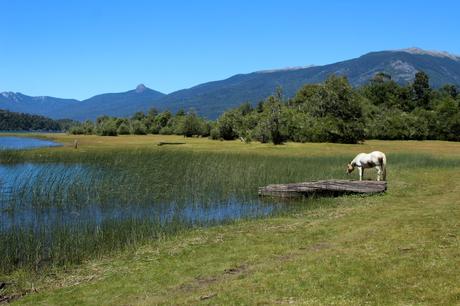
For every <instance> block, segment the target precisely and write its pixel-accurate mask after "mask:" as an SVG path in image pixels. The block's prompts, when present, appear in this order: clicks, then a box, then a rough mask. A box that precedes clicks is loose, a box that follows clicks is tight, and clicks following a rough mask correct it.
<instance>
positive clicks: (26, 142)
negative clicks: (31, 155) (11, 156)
mask: <svg viewBox="0 0 460 306" xmlns="http://www.w3.org/2000/svg"><path fill="white" fill-rule="evenodd" d="M56 146H61V144H59V143H57V142H54V141H50V140H44V139H38V138H28V137H15V136H0V150H21V149H33V148H42V147H56Z"/></svg>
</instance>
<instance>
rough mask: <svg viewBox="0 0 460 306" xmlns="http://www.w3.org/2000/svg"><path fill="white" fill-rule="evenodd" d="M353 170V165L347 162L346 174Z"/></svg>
mask: <svg viewBox="0 0 460 306" xmlns="http://www.w3.org/2000/svg"><path fill="white" fill-rule="evenodd" d="M353 170H355V167H353V165H352V164H348V165H347V174H350V173H352V172H353Z"/></svg>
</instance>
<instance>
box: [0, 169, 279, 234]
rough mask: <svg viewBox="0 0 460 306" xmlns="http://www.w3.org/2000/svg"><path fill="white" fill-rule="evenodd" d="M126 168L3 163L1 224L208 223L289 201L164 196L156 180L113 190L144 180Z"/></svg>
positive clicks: (249, 215)
mask: <svg viewBox="0 0 460 306" xmlns="http://www.w3.org/2000/svg"><path fill="white" fill-rule="evenodd" d="M121 173H123V172H122V171H120V170H116V169H115V170H114V169H101V168H98V167H94V166H90V165H82V164H64V163H62V164H56V163H43V164H40V163H23V164H11V165H0V230H2V231H8V230H9V229H12V228H18V227H21V228H31V229H39V228H43V227H53V226H57V225H59V226H70V227H74V226H76V225H78V224H83V223H84V224H90V225H92V226H98V225H100V224H102V223H104V222H106V221H124V220H139V221H150V222H155V223H158V224H161V225H162V226H167V225H168V224H173V223H175V222H176V223H177V222H180V223H181V224H188V225H189V226H193V225H197V224H198V225H207V224H218V223H222V222H227V221H230V220H235V219H241V218H253V217H259V216H266V215H269V214H272V213H274V212H276V211H279V210H281V209H283V207H285V205H284V206H283V204H280V203H271V202H266V201H264V202H262V201H260V200H259V199H258V198H257V196H253V197H249V198H238V197H236V196H229V197H224V198H221V199H215V198H214V199H212V200H210V201H206V200H203V199H201V200H200V199H193V200H192V199H187V198H183V199H180V200H178V199H176V200H173V201H166V200H163V201H162V200H161V198H160V200H158V199H159V198H158V197H157V196H155V192H156V191H155V186H151V187H152V188H151V191H146V192H144V193H143V194H142V197H140V196H139V192H135V191H133V192H129V191H127V192H124V193H123V195H120V194H119V193H115V192H111V190H112V189H111V188H114V186H115V187H117V186H118V190H119V186H120V185H119V183H120V182H123V183H124V185H127V183H131V184H130V185H133V186H141V185H142V179H141V180H139V176H135V177H132V176H130V175H131V174H130V172H127V173H123V175H122V174H121ZM141 187H142V186H141ZM141 189H142V190H148V189H147V188H144V187H142V188H141ZM119 191H120V190H119Z"/></svg>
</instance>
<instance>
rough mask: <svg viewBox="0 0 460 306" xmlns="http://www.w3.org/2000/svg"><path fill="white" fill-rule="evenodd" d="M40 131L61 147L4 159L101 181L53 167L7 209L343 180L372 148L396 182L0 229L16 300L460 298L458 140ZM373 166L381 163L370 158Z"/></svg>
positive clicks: (226, 195)
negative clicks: (234, 214) (329, 193)
mask: <svg viewBox="0 0 460 306" xmlns="http://www.w3.org/2000/svg"><path fill="white" fill-rule="evenodd" d="M20 135H23V136H31V135H30V134H26V135H25V134H20ZM37 137H43V138H47V139H51V140H55V141H58V142H61V143H62V144H63V146H62V147H55V148H43V149H35V150H26V151H15V152H13V151H4V152H0V160H1V162H2V164H5V165H16V164H23V163H31V162H33V163H37V164H40V165H50V166H51V165H82V166H83V167H87V168H88V169H89V170H85V171H96V172H97V173H98V175H99V176H97V177H98V179H97V180H89V181H88V180H87V176H86V174H85V173H87V172H78V173H79V174H78V173H77V174H75V175H73V176H72V177H70V178H69V176H68V175H66V174H65V173H66V172H65V171H64V170H63V172H62V173H60V172H59V171H58V170H53V175H52V176H51V179H49V178H48V177H49V176H46V177H47V178H46V179H45V178H43V179H41V177H40V175H39V176H38V178H37V179H34V180H32V181H31V183H29V184H22V185H21V184H18V186H17V190H15V192H16V195H17V196H16V197H15V199H13V200H9V201H8V202H7V203H8V205H9V206H8V212H9V213H10V214H14V213H15V211H16V210H18V211H19V210H20V209H21V208H23V206H24V203H27V205H30V208H31V209H34V210H37V211H38V210H44V209H48V208H49V207H50V206H51V207H59V208H60V209H62V210H64V211H69V210H78V209H84V208H85V207H94V205H96V207H98V209H101V210H103V209H104V207H109V206H110V207H111V206H113V205H118V206H121V207H122V208H126V209H135V208H143V207H149V205H150V204H151V203H162V204H167V205H174V207H177V209H179V210H180V208H181V207H183V206H181V203H193V204H194V205H195V206H196V207H197V209H201V210H202V211H205V212H207V211H208V210H205V209H204V208H203V207H205V208H206V207H208V206H210V205H215V203H220V202H222V203H227V202H229V201H233V200H234V199H237V200H238V203H247V205H252V204H255V203H258V205H259V202H257V201H259V200H258V198H257V187H259V186H263V185H266V184H270V183H282V182H286V183H287V182H298V181H305V180H314V179H327V178H346V175H345V166H346V163H347V162H348V161H350V160H351V159H352V158H353V157H354V156H355V154H357V153H359V152H370V151H373V150H381V151H383V152H385V153H386V154H387V158H388V162H389V166H388V192H386V193H385V194H383V195H377V196H344V197H337V198H317V199H315V198H314V199H305V200H301V201H296V202H286V203H281V204H282V205H283V209H280V210H275V211H273V213H268V214H265V215H257V216H256V217H254V218H252V217H251V218H240V219H237V220H229V221H225V222H215V221H213V219H212V218H210V219H209V220H207V219H206V215H205V216H204V219H200V220H198V221H196V222H190V221H187V222H184V221H183V220H177V221H175V220H173V222H171V223H168V226H161V225H159V224H160V223H159V222H158V220H154V219H153V220H147V221H145V220H142V221H139V219H136V218H131V219H121V220H115V221H110V220H109V221H107V222H105V223H101V224H91V223H76V224H72V226H69V227H66V226H47V227H43V228H40V227H38V229H37V227H36V226H35V227H34V230H30V229H29V230H27V229H25V230H21V229H20V228H19V227H18V228H15V229H16V230H14V231H12V230H7V231H5V232H2V233H0V245H1V246H2V247H1V248H0V258H2V263H1V264H0V281H4V282H6V283H8V285H7V286H6V288H5V289H0V297H1V296H17V297H18V298H17V299H14V300H13V301H12V302H13V303H17V304H27V305H53V304H55V305H101V304H104V305H154V304H195V303H203V304H212V305H216V304H251V305H252V304H307V305H310V304H311V305H318V304H323V305H331V304H337V305H355V304H384V305H395V304H399V305H407V304H410V305H412V304H426V305H433V304H437V305H455V304H458V303H460V286H459V284H460V276H459V275H460V268H459V267H460V260H459V258H460V243H459V241H460V240H459V236H460V225H459V220H460V209H459V205H460V196H459V192H460V143H453V142H442V141H422V142H418V141H367V142H365V143H364V144H359V145H344V144H329V143H305V144H300V143H287V144H284V145H280V146H273V145H271V144H260V143H255V142H254V143H250V144H245V143H242V142H239V141H225V142H221V141H211V140H208V139H203V138H187V139H185V138H183V137H179V136H157V135H155V136H152V135H149V136H118V137H100V136H73V135H65V134H39V135H37ZM75 139H77V140H78V142H79V148H78V149H74V148H73V143H74V140H75ZM159 142H185V144H183V145H164V146H158V145H157V144H158V143H159ZM49 169H55V168H52V167H50V168H49ZM85 169H86V168H85ZM44 171H45V170H44ZM50 171H52V170H50ZM89 173H93V172H89ZM354 175H355V176H354V177H353V178H356V176H357V174H356V173H355V174H354ZM44 177H45V176H44ZM371 177H372V179H375V172H374V171H368V172H367V178H371ZM64 186H65V188H64ZM63 188H64V189H63ZM63 190H64V191H65V192H63ZM63 194H65V196H62V195H63ZM277 202H278V201H270V200H268V203H267V205H278V204H279V203H277ZM281 204H280V205H281ZM125 206H127V207H125ZM195 206H194V207H195ZM238 207H239V206H238ZM286 207H287V208H286ZM201 210H200V211H201ZM203 220H205V221H203ZM208 221H209V222H208ZM61 225H62V224H61ZM64 225H65V224H64ZM5 233H6V234H5ZM37 233H38V234H37Z"/></svg>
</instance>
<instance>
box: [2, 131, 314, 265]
mask: <svg viewBox="0 0 460 306" xmlns="http://www.w3.org/2000/svg"><path fill="white" fill-rule="evenodd" d="M9 140H10V141H11V139H9ZM10 143H13V141H12V142H10ZM39 143H40V144H41V145H46V146H49V145H53V143H50V142H45V143H43V142H41V141H39V142H28V141H24V139H23V138H20V139H18V140H17V142H16V143H15V144H14V145H12V146H9V148H10V149H11V148H12V147H14V148H16V149H17V148H19V147H21V148H31V146H30V145H31V144H34V145H36V146H38V145H39ZM18 152H19V151H18ZM9 154H11V153H9ZM41 156H42V157H38V158H39V159H40V158H43V159H44V160H43V161H41V160H40V161H39V162H37V161H35V162H30V161H28V162H21V163H7V164H1V165H0V245H7V246H8V247H7V248H0V258H3V260H2V261H1V263H0V272H1V271H2V270H3V271H9V270H11V269H14V268H18V267H20V266H25V267H30V265H35V264H36V263H37V262H46V263H50V264H51V263H52V264H56V263H57V264H59V263H76V262H79V261H80V260H82V259H84V258H87V257H88V256H91V255H92V254H93V255H97V254H105V253H106V252H110V251H113V250H119V249H124V248H127V247H130V246H131V247H132V246H133V245H138V244H140V243H142V242H143V241H146V240H149V239H156V238H158V237H161V236H164V235H171V234H174V233H177V232H179V231H183V230H189V229H190V228H196V227H200V226H213V225H218V224H225V223H228V222H232V221H235V220H239V219H248V218H258V217H264V216H270V215H274V214H279V213H282V212H286V211H291V210H292V209H295V207H296V206H297V205H296V203H293V202H290V203H285V202H279V201H274V200H265V199H260V198H259V197H258V195H257V186H258V185H259V184H262V182H261V179H263V181H264V183H265V181H266V182H273V179H271V178H270V177H271V176H272V175H279V172H280V171H277V172H278V174H276V173H273V174H270V175H263V173H261V171H260V169H256V168H254V166H257V167H258V168H261V169H270V168H269V167H272V166H270V165H272V161H270V160H267V161H263V163H262V164H261V163H255V162H254V161H253V160H252V158H249V159H248V158H242V157H241V156H234V155H229V156H226V155H214V154H212V155H209V154H203V153H201V154H193V153H185V152H163V151H158V152H155V151H153V152H152V151H136V150H133V151H129V150H123V151H103V152H92V153H91V154H89V153H88V154H86V153H83V154H82V153H79V152H76V151H74V150H72V151H69V153H68V154H66V155H62V160H61V161H59V162H57V161H56V160H55V158H54V157H53V158H51V157H47V155H46V154H41ZM43 156H44V157H43ZM276 164H277V165H278V163H276ZM279 165H280V166H282V163H279ZM255 173H258V174H259V175H261V174H262V176H260V177H257V176H255ZM289 173H291V174H292V169H291V170H289ZM311 201H313V200H311Z"/></svg>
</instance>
